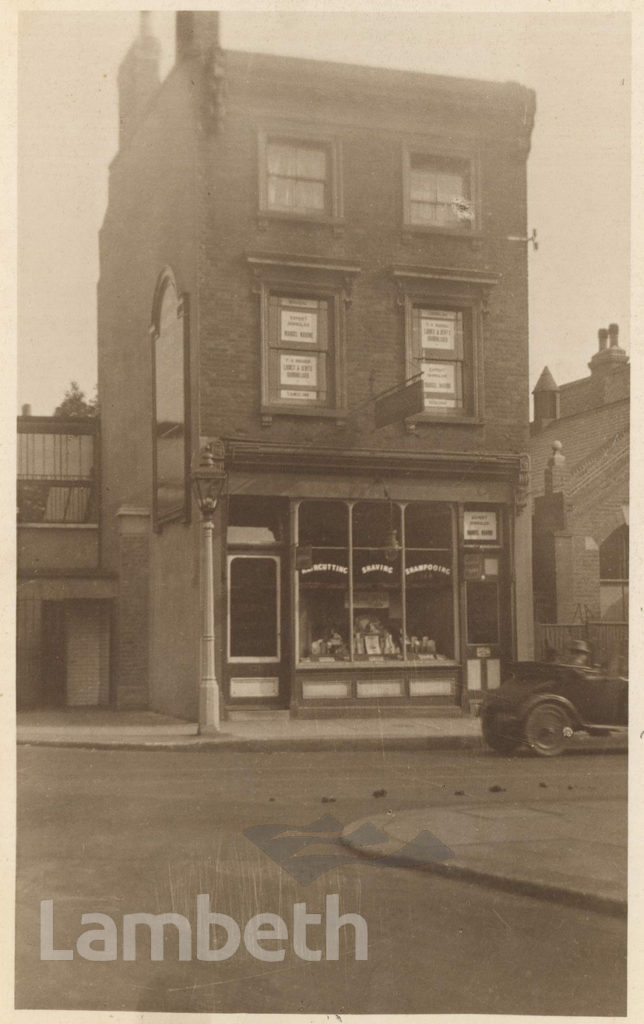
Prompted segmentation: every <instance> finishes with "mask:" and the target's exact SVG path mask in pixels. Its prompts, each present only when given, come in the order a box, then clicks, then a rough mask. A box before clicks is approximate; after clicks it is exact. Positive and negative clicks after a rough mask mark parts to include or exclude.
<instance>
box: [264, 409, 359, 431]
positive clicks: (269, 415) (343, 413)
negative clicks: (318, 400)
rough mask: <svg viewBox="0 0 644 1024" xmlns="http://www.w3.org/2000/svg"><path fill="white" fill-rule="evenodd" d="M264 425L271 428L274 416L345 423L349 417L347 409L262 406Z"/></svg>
mask: <svg viewBox="0 0 644 1024" xmlns="http://www.w3.org/2000/svg"><path fill="white" fill-rule="evenodd" d="M260 413H261V417H262V425H263V426H265V427H268V426H270V424H271V422H272V420H273V417H274V416H309V417H311V416H314V417H317V418H318V419H327V420H337V422H338V423H343V422H344V421H345V420H346V418H347V416H348V410H347V409H329V408H326V407H324V406H313V407H307V408H305V407H302V408H300V407H299V406H297V405H295V406H293V405H262V407H261V409H260Z"/></svg>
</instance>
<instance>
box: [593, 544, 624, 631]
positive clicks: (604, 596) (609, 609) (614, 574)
mask: <svg viewBox="0 0 644 1024" xmlns="http://www.w3.org/2000/svg"><path fill="white" fill-rule="evenodd" d="M628 541H629V537H628V526H627V525H626V524H623V525H622V526H618V527H617V529H616V530H613V532H612V533H610V534H609V535H608V537H606V539H605V540H604V541H603V543H602V544H600V546H599V580H600V584H599V585H600V604H601V616H602V619H609V620H611V621H619V622H626V621H627V620H628V577H629V573H628Z"/></svg>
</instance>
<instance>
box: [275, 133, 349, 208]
mask: <svg viewBox="0 0 644 1024" xmlns="http://www.w3.org/2000/svg"><path fill="white" fill-rule="evenodd" d="M259 168H260V180H259V191H260V210H261V212H262V213H264V214H267V213H268V214H278V215H285V216H292V217H304V218H307V219H313V220H332V219H333V220H334V219H337V218H338V217H339V216H340V215H341V192H340V184H341V183H340V173H339V147H338V143H337V141H336V140H335V139H334V138H332V137H324V138H319V137H313V138H307V137H302V136H300V135H299V134H298V135H293V134H291V133H281V132H280V133H277V134H272V133H266V132H261V133H260V137H259Z"/></svg>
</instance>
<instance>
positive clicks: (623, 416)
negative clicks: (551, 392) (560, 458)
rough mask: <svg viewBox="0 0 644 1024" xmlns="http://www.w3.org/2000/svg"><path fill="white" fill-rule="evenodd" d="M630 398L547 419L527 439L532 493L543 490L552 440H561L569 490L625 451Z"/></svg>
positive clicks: (536, 493) (607, 465)
mask: <svg viewBox="0 0 644 1024" xmlns="http://www.w3.org/2000/svg"><path fill="white" fill-rule="evenodd" d="M629 413H630V402H629V401H628V400H627V399H624V400H622V401H620V402H612V403H611V404H610V405H605V406H603V407H601V408H595V409H586V410H585V411H583V412H578V413H576V414H575V415H573V416H566V417H564V418H562V419H558V420H555V421H553V422H552V423H550V424H549V425H548V426H547V427H546V428H545V429H544V430H542V431H540V432H539V433H538V434H535V435H533V437H532V438H531V440H530V456H531V464H532V493H533V496H537V495H539V494H543V492H544V471H545V469H546V466H547V464H548V459H549V458H550V456H551V454H552V445H553V442H554V441H561V444H562V446H563V447H562V453H563V455H564V456H565V459H566V470H567V476H568V483H569V488H570V493H571V494H572V493H574V492H575V491H577V490H579V489H581V488H582V487H584V486H586V484H587V483H588V482H589V480H590V479H592V477H593V476H594V475H595V474H597V473H601V472H604V471H607V470H608V468H609V466H610V465H611V463H612V462H613V461H614V459H616V458H621V457H623V455H624V453H625V452H626V453H627V452H628V445H629Z"/></svg>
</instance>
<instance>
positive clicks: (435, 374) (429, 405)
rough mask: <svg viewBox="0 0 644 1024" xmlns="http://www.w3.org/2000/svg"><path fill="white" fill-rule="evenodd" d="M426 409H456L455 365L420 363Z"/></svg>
mask: <svg viewBox="0 0 644 1024" xmlns="http://www.w3.org/2000/svg"><path fill="white" fill-rule="evenodd" d="M421 366H422V372H423V386H424V392H425V408H426V409H454V408H455V407H456V364H455V363H422V364H421Z"/></svg>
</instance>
